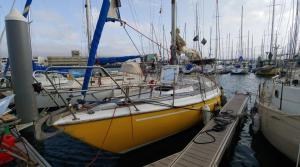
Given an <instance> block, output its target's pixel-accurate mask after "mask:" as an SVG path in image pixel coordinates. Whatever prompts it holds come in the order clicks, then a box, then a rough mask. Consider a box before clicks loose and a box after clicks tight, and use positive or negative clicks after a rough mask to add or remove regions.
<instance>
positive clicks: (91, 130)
mask: <svg viewBox="0 0 300 167" xmlns="http://www.w3.org/2000/svg"><path fill="white" fill-rule="evenodd" d="M217 103H219V104H220V97H219V96H218V97H216V98H214V99H211V100H208V101H206V104H208V105H209V106H210V108H211V109H212V110H213V109H214V106H215V104H217ZM203 106H204V103H203V102H201V103H197V104H194V105H189V106H185V107H184V108H172V109H166V110H161V111H155V112H149V113H142V114H136V115H131V116H124V117H117V118H113V119H106V120H96V121H90V122H83V123H77V124H70V125H63V126H58V128H61V129H63V131H64V132H65V133H67V134H69V135H70V136H72V137H74V138H76V139H79V140H81V141H83V142H85V143H87V144H89V145H92V146H95V147H97V148H100V149H103V150H107V151H110V152H115V153H124V152H127V151H130V150H133V149H135V148H138V147H141V146H144V145H146V144H150V143H152V142H155V141H158V140H160V139H163V138H166V137H168V136H170V135H173V134H175V133H178V132H181V131H183V130H185V129H187V128H190V127H192V126H193V125H195V124H196V123H198V122H200V121H201V120H202V112H200V109H201V107H203ZM191 109H193V110H191ZM195 109H196V110H195Z"/></svg>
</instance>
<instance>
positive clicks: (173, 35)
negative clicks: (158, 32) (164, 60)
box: [171, 0, 177, 65]
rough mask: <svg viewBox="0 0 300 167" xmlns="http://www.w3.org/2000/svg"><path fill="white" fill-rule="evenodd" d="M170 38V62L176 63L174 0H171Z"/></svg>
mask: <svg viewBox="0 0 300 167" xmlns="http://www.w3.org/2000/svg"><path fill="white" fill-rule="evenodd" d="M171 34H172V39H171V64H173V65H175V64H177V56H176V0H172V32H171Z"/></svg>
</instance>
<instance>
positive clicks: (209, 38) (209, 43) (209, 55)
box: [208, 27, 212, 58]
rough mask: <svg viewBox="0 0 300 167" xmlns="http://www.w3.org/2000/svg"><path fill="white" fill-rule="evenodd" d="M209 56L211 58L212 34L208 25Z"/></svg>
mask: <svg viewBox="0 0 300 167" xmlns="http://www.w3.org/2000/svg"><path fill="white" fill-rule="evenodd" d="M209 34H210V35H209V54H208V55H209V58H211V34H212V28H211V27H210V30H209Z"/></svg>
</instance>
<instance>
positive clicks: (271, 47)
mask: <svg viewBox="0 0 300 167" xmlns="http://www.w3.org/2000/svg"><path fill="white" fill-rule="evenodd" d="M274 15H275V0H273V14H272V27H271V44H270V53H272V52H273V38H274V36H273V33H274V20H275V16H274Z"/></svg>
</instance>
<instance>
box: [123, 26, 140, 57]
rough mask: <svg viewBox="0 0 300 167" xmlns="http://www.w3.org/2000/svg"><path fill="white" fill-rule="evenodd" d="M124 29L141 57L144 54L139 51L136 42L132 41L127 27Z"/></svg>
mask: <svg viewBox="0 0 300 167" xmlns="http://www.w3.org/2000/svg"><path fill="white" fill-rule="evenodd" d="M123 28H124V30H125V32H126V34H127V36H128V37H129V39H130V41H131V43H132V44H133V46H134V47H135V49H136V50H137V52H138V53H139V55H142V53H141V52H140V51H139V49H138V47H137V46H136V44H135V43H134V41H133V40H132V38H131V36H130V34H129V32H128V31H127V29H126V27H125V26H123Z"/></svg>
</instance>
